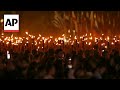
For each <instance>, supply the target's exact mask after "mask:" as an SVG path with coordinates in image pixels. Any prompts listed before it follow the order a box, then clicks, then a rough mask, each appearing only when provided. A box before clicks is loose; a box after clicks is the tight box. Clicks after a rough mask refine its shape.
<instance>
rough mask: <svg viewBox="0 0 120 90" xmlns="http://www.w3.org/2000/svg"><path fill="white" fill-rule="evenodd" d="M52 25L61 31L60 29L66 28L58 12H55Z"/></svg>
mask: <svg viewBox="0 0 120 90" xmlns="http://www.w3.org/2000/svg"><path fill="white" fill-rule="evenodd" d="M52 23H53V24H54V26H55V27H57V28H59V29H60V28H61V29H62V28H63V26H64V23H63V20H62V18H61V16H60V15H59V13H58V12H57V11H55V12H54V19H53V21H52Z"/></svg>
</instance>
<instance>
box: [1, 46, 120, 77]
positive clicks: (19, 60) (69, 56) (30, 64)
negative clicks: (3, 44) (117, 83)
mask: <svg viewBox="0 0 120 90" xmlns="http://www.w3.org/2000/svg"><path fill="white" fill-rule="evenodd" d="M66 49H68V50H69V49H70V48H69V47H67V46H66ZM9 52H10V59H7V58H6V51H0V79H120V55H119V50H118V49H116V48H112V49H111V48H109V49H104V50H100V49H99V48H97V47H94V49H81V50H78V51H77V52H76V51H75V50H69V52H66V51H64V49H62V48H57V49H55V48H49V49H48V50H47V51H44V52H43V51H37V50H36V49H33V50H32V52H30V50H24V51H22V52H15V51H14V50H13V49H11V50H10V51H9Z"/></svg>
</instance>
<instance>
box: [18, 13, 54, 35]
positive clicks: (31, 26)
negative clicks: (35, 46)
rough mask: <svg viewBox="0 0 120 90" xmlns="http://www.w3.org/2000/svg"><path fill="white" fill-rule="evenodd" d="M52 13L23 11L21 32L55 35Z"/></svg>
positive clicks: (21, 14)
mask: <svg viewBox="0 0 120 90" xmlns="http://www.w3.org/2000/svg"><path fill="white" fill-rule="evenodd" d="M53 14H54V13H53V12H52V11H21V12H20V25H21V26H20V30H21V32H24V31H29V32H30V33H33V34H36V33H41V34H44V35H47V34H48V32H49V33H53V32H54V30H53V25H52V24H51V19H52V18H53Z"/></svg>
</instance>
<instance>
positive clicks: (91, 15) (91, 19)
mask: <svg viewBox="0 0 120 90" xmlns="http://www.w3.org/2000/svg"><path fill="white" fill-rule="evenodd" d="M90 21H91V29H92V28H93V21H94V20H93V11H91V14H90Z"/></svg>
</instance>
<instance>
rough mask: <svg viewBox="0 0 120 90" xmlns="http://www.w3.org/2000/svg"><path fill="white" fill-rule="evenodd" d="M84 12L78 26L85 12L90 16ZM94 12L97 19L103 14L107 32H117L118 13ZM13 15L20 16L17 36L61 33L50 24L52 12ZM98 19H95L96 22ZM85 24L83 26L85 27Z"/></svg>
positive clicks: (19, 12) (30, 12)
mask: <svg viewBox="0 0 120 90" xmlns="http://www.w3.org/2000/svg"><path fill="white" fill-rule="evenodd" d="M68 12H71V11H68ZM81 12H82V11H80V12H79V13H81ZM84 12H85V13H84V14H83V17H82V18H81V16H80V20H79V21H80V22H79V24H81V21H82V20H81V19H83V20H84V18H85V17H86V12H89V15H90V11H84ZM94 12H96V13H97V15H98V17H100V18H101V17H102V12H103V16H104V27H106V28H107V29H108V30H113V31H114V32H115V31H117V32H118V31H119V28H120V25H119V23H120V22H119V21H120V12H119V13H118V12H116V11H112V12H110V11H109V12H108V11H100V12H99V11H94ZM2 13H3V11H0V15H2V16H3V14H2ZM7 13H8V12H7ZM15 13H17V14H19V15H20V32H19V33H16V34H17V35H22V34H23V33H24V32H26V31H28V32H30V33H31V34H38V33H40V34H42V35H43V36H49V35H56V36H57V34H61V32H62V31H60V30H59V29H58V28H56V27H55V26H54V25H53V23H52V20H53V19H54V15H55V13H54V11H15ZM59 13H60V12H59ZM65 13H67V12H65ZM70 15H71V14H70ZM80 15H81V14H80ZM108 15H109V16H108ZM70 17H71V16H70ZM98 17H97V21H98ZM87 19H88V18H86V20H87ZM89 19H90V18H89ZM70 20H71V19H70ZM101 20H102V19H101ZM113 20H115V22H116V23H115V29H113V27H112V26H113ZM88 21H89V20H88ZM88 21H86V22H88ZM109 21H111V24H109ZM86 22H85V23H86ZM85 23H84V24H83V25H85ZM100 23H101V22H100ZM98 24H99V22H98ZM72 25H73V24H69V25H68V27H69V28H68V29H70V28H71V26H72ZM100 25H101V24H99V28H100V29H99V30H101V26H100ZM73 29H74V28H71V30H73ZM105 30H106V29H105ZM105 30H104V31H105ZM83 31H84V30H83ZM105 32H106V31H105Z"/></svg>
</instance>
